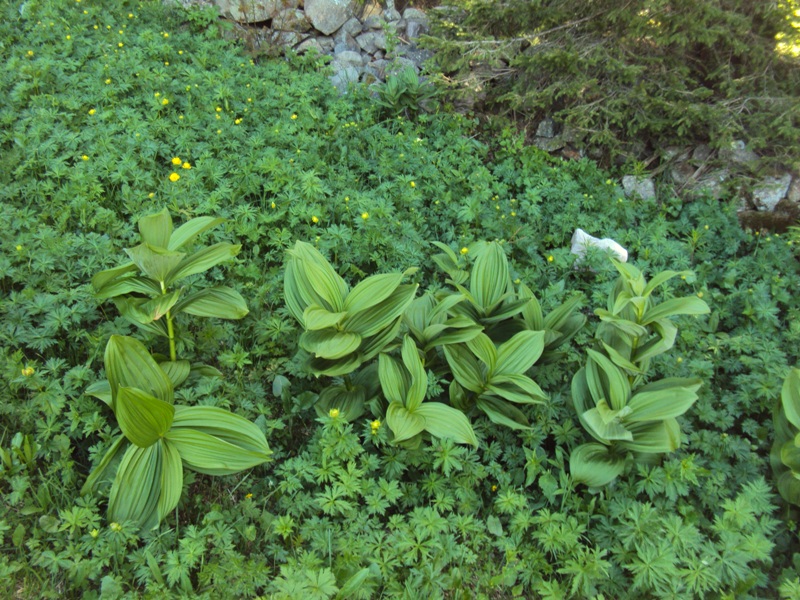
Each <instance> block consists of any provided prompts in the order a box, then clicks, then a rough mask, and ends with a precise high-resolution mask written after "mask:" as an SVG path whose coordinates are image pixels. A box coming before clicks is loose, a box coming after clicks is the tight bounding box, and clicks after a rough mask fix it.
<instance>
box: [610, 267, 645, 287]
mask: <svg viewBox="0 0 800 600" xmlns="http://www.w3.org/2000/svg"><path fill="white" fill-rule="evenodd" d="M611 262H612V263H613V264H614V267H616V269H617V271H619V274H620V275H621V276H622V280H623V281H624V282H625V283H626V284H627V285H628V286H630V289H631V290H632V291H633V295H635V296H641V295H642V294H643V293H644V286H645V283H644V277H643V276H642V272H641V271H640V270H639V269H637V268H636V267H634V266H633V265H632V264H629V263H623V262H620V261H618V260H616V259H614V258H612V259H611Z"/></svg>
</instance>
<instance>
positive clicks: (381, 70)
mask: <svg viewBox="0 0 800 600" xmlns="http://www.w3.org/2000/svg"><path fill="white" fill-rule="evenodd" d="M388 64H389V61H388V60H383V59H382V58H378V59H375V60H373V61H372V62H370V63H367V66H365V67H364V72H365V73H368V74H370V75H372V76H373V77H374V78H375V79H378V80H380V81H383V80H385V79H386V66H387V65H388Z"/></svg>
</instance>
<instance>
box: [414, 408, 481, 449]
mask: <svg viewBox="0 0 800 600" xmlns="http://www.w3.org/2000/svg"><path fill="white" fill-rule="evenodd" d="M414 414H415V415H417V416H420V417H422V418H423V419H425V431H427V432H428V433H430V434H431V435H433V436H435V437H437V438H450V439H451V440H453V441H454V442H456V443H458V444H470V445H471V446H474V447H476V448H477V447H478V438H477V437H475V432H474V431H473V430H472V425H470V422H469V420H468V419H467V417H466V415H464V413H463V412H461V411H460V410H458V409H455V408H453V407H452V406H447V405H446V404H442V403H441V402H425V403H423V404H421V405H420V406H419V407H418V408H417V409H416V410H415V411H414Z"/></svg>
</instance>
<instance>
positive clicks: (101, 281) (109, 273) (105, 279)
mask: <svg viewBox="0 0 800 600" xmlns="http://www.w3.org/2000/svg"><path fill="white" fill-rule="evenodd" d="M138 269H139V268H138V267H137V266H136V265H135V264H133V263H132V262H131V263H127V264H124V265H120V266H119V267H114V268H113V269H106V270H105V271H100V272H99V273H96V274H95V275H94V277H92V287H93V288H94V290H95V292H98V291H100V290H101V289H103V288H104V287H105V286H106V285H108V284H109V283H110V282H111V281H113V280H115V279H117V278H118V277H120V276H122V275H125V274H127V273H135V272H136V271H137V270H138Z"/></svg>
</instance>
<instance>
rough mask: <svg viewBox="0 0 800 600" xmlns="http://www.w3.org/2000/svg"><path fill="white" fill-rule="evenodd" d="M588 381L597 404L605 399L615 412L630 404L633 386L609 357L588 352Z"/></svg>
mask: <svg viewBox="0 0 800 600" xmlns="http://www.w3.org/2000/svg"><path fill="white" fill-rule="evenodd" d="M586 353H587V354H588V355H589V360H588V361H587V362H586V380H587V382H588V384H589V389H590V390H591V392H592V395H593V396H594V399H595V402H599V401H600V400H603V399H605V400H606V401H607V402H608V403H609V404H610V405H611V408H613V409H614V410H621V409H622V408H623V407H624V406H625V405H626V404H627V402H628V397H629V396H630V394H631V385H630V383H629V382H628V378H627V377H626V376H625V373H623V372H622V370H621V369H620V368H619V367H617V366H616V365H615V364H614V363H612V362H611V360H609V359H608V357H606V356H604V355H603V354H601V353H599V352H597V351H595V350H589V349H587V350H586Z"/></svg>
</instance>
